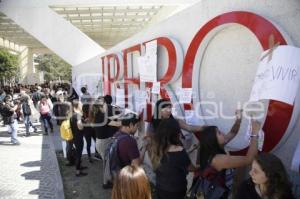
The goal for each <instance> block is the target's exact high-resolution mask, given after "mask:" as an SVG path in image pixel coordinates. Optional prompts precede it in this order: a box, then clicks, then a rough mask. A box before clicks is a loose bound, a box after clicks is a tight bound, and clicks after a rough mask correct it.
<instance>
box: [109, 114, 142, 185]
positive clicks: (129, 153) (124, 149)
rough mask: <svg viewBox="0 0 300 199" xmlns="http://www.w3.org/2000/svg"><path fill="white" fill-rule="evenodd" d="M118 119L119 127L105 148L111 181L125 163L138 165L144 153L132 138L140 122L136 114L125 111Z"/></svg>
mask: <svg viewBox="0 0 300 199" xmlns="http://www.w3.org/2000/svg"><path fill="white" fill-rule="evenodd" d="M120 120H121V127H120V129H119V131H118V132H117V133H116V134H115V135H114V136H113V138H112V139H113V141H112V142H111V144H110V145H109V146H108V148H107V150H108V152H107V153H106V158H105V159H106V160H107V162H108V163H109V164H108V166H109V170H110V174H111V178H112V181H114V179H116V176H117V175H118V173H119V172H120V170H121V169H122V168H123V167H125V166H127V165H136V166H140V164H141V162H142V161H143V159H144V154H145V150H143V151H142V152H141V153H140V151H139V149H138V145H137V141H136V139H135V138H134V134H135V132H136V131H137V129H138V125H139V122H140V118H139V117H138V115H136V114H134V113H127V114H126V115H124V116H123V117H122V118H120ZM106 167H107V164H106ZM105 169H107V168H105ZM103 188H106V187H103ZM107 188H108V187H107Z"/></svg>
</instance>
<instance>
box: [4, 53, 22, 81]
mask: <svg viewBox="0 0 300 199" xmlns="http://www.w3.org/2000/svg"><path fill="white" fill-rule="evenodd" d="M18 65H19V56H18V55H14V54H12V53H10V52H9V51H8V50H6V49H4V48H0V79H1V83H2V84H3V83H4V81H5V80H9V81H10V80H11V79H12V78H13V77H14V78H15V77H16V76H17V73H18V68H19V67H18Z"/></svg>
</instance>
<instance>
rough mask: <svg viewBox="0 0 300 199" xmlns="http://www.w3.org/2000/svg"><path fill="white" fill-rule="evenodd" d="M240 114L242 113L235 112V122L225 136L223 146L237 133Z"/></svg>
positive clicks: (240, 119)
mask: <svg viewBox="0 0 300 199" xmlns="http://www.w3.org/2000/svg"><path fill="white" fill-rule="evenodd" d="M242 113H243V110H236V111H235V116H236V120H235V122H234V124H233V126H232V127H231V129H230V131H229V132H228V133H227V134H226V135H225V144H227V143H228V142H230V141H231V140H232V139H233V138H234V137H235V136H236V135H237V133H238V132H239V129H240V126H241V122H242Z"/></svg>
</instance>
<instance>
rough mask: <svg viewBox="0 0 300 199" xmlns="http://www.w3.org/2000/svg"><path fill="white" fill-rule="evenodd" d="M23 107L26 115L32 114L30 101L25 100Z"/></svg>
mask: <svg viewBox="0 0 300 199" xmlns="http://www.w3.org/2000/svg"><path fill="white" fill-rule="evenodd" d="M22 107H23V114H24V115H26V116H28V115H31V108H30V106H29V104H28V103H26V102H24V103H23V106H22Z"/></svg>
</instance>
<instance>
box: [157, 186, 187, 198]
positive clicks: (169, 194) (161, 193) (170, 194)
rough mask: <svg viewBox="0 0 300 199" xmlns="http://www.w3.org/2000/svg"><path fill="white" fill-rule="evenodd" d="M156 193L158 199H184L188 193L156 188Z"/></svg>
mask: <svg viewBox="0 0 300 199" xmlns="http://www.w3.org/2000/svg"><path fill="white" fill-rule="evenodd" d="M156 193H157V198H158V199H171V198H172V199H184V198H185V195H186V191H181V192H169V191H165V190H162V189H159V188H156Z"/></svg>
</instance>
